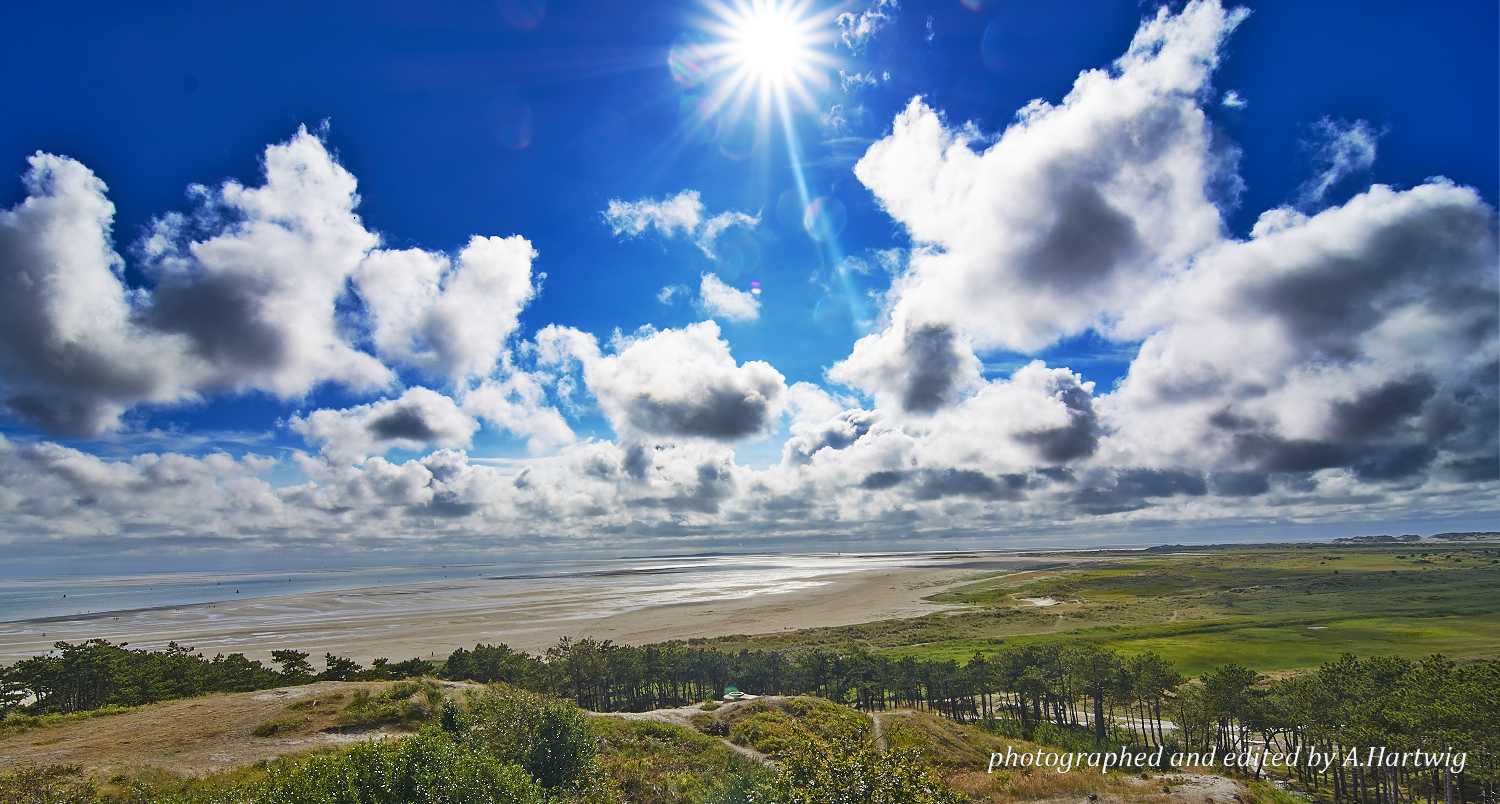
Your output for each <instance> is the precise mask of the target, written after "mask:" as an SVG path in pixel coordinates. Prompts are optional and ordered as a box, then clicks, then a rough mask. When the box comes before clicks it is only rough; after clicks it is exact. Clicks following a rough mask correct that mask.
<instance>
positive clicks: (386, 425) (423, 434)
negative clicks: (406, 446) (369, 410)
mask: <svg viewBox="0 0 1500 804" xmlns="http://www.w3.org/2000/svg"><path fill="white" fill-rule="evenodd" d="M365 429H367V430H369V431H370V434H371V435H373V436H374V437H375V438H377V439H380V440H382V441H395V440H398V439H405V440H407V441H421V442H424V443H425V442H428V441H432V440H433V439H435V438H436V437H437V435H438V433H437V431H436V430H434V429H433V428H432V425H430V424H428V423H427V418H426V417H425V416H424V415H423V414H422V410H421V408H416V407H398V408H396V409H395V410H393V411H391V412H389V413H385V414H382V415H380V416H378V417H374V418H371V419H370V420H369V422H367V423H366V424H365Z"/></svg>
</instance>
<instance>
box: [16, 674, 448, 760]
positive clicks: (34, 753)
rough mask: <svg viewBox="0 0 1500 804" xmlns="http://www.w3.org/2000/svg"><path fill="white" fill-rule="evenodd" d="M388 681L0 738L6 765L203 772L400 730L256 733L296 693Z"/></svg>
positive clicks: (200, 702) (210, 703) (151, 711)
mask: <svg viewBox="0 0 1500 804" xmlns="http://www.w3.org/2000/svg"><path fill="white" fill-rule="evenodd" d="M384 686H387V684H385V683H355V682H342V681H321V682H318V683H317V684H307V685H304V686H300V687H283V688H281V689H276V690H266V691H263V692H239V693H223V694H218V695H207V696H204V697H201V698H188V699H185V700H181V701H167V702H164V703H159V704H151V705H149V706H142V707H140V708H138V709H134V710H132V711H130V712H126V713H124V714H119V715H109V716H105V717H96V718H90V719H88V720H82V721H78V722H74V723H66V724H62V725H57V726H48V727H43V728H37V729H31V730H29V731H24V732H21V733H19V734H12V735H8V736H6V737H3V738H0V768H15V767H22V766H29V765H54V764H68V765H81V766H82V767H83V769H84V772H85V773H88V774H90V775H101V776H106V777H107V776H110V775H113V774H115V773H119V772H122V771H124V770H126V769H127V768H135V767H141V766H146V765H152V766H156V767H161V768H166V769H167V770H170V771H172V772H174V773H178V774H182V775H184V776H202V775H205V774H208V773H213V772H215V771H220V770H228V769H230V768H235V767H242V766H244V765H250V764H254V763H256V762H259V761H260V760H263V759H274V758H276V757H279V756H281V755H283V754H292V753H296V752H299V751H306V750H308V749H312V748H317V747H318V746H323V745H338V744H343V743H352V742H359V741H361V740H371V739H379V738H382V737H386V736H391V735H395V734H401V733H403V732H397V731H394V730H389V729H372V730H369V731H364V732H359V733H342V734H340V733H327V732H313V733H311V734H299V735H295V736H291V737H286V738H278V737H256V736H254V735H252V734H251V731H252V730H253V729H254V728H255V727H256V726H257V725H258V724H260V723H261V722H263V721H265V720H267V719H269V718H270V717H271V716H273V715H275V714H276V713H277V712H279V711H280V710H281V708H282V707H284V706H286V705H287V704H289V703H292V702H293V701H297V700H299V699H303V698H307V697H309V696H313V697H321V696H325V695H327V696H331V695H335V694H338V693H343V694H344V695H345V696H349V695H352V694H353V692H354V690H358V689H368V690H372V691H373V690H376V689H379V688H382V687H384ZM444 686H451V687H453V688H458V687H467V686H472V685H467V684H463V685H460V684H451V683H444Z"/></svg>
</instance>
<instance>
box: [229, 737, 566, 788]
mask: <svg viewBox="0 0 1500 804" xmlns="http://www.w3.org/2000/svg"><path fill="white" fill-rule="evenodd" d="M256 801H257V802H259V804H543V802H544V801H545V797H544V795H543V793H542V790H541V788H540V786H538V785H537V783H536V782H535V780H533V779H532V778H531V777H530V776H529V775H528V774H527V773H526V771H525V770H523V769H522V768H520V767H517V766H516V765H512V764H506V763H503V762H501V761H499V760H497V759H496V758H495V757H492V756H489V755H487V754H485V753H483V752H480V751H474V750H469V749H466V748H465V747H464V746H461V745H458V744H457V743H455V742H454V741H453V740H452V739H450V738H449V737H447V736H446V735H444V734H443V733H442V732H441V731H438V730H436V729H424V730H423V731H422V732H421V733H419V734H418V735H416V736H415V737H409V738H406V739H403V740H380V741H371V742H367V743H361V744H359V745H356V746H354V747H353V748H351V749H350V750H349V751H348V753H345V754H340V755H338V756H333V757H321V758H314V759H311V760H308V761H306V762H302V763H298V764H292V765H287V766H281V767H273V768H271V769H270V771H269V772H268V776H267V779H266V780H265V781H264V782H263V783H262V784H261V785H260V789H259V790H258V795H257V796H256Z"/></svg>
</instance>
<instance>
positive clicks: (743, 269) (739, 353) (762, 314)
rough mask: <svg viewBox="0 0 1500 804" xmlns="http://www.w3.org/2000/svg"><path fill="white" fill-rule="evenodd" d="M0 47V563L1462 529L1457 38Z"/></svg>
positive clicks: (533, 18) (1438, 9) (585, 36)
mask: <svg viewBox="0 0 1500 804" xmlns="http://www.w3.org/2000/svg"><path fill="white" fill-rule="evenodd" d="M0 27H3V28H4V29H5V30H7V31H10V32H12V36H11V37H10V38H9V41H8V43H7V47H6V48H5V49H4V50H3V51H0V64H3V69H4V70H5V72H6V74H7V75H9V76H11V79H10V80H8V81H6V82H4V84H3V85H0V104H3V108H4V109H5V123H4V125H3V126H0V176H3V177H5V178H3V179H0V404H3V410H0V557H3V558H4V561H3V562H0V563H3V564H4V565H5V569H4V570H0V572H4V573H7V574H24V573H42V572H65V571H66V572H74V571H76V572H85V571H103V570H124V569H131V570H150V569H206V568H215V569H236V568H251V567H290V566H330V565H332V566H350V565H378V564H396V563H405V562H420V561H454V560H468V559H472V560H496V559H504V558H505V557H516V558H522V557H524V558H537V557H546V556H563V555H568V556H573V555H580V554H588V555H594V556H610V555H643V554H651V553H696V552H710V551H731V552H750V551H790V552H817V551H876V550H941V549H971V548H977V547H987V548H996V549H1007V548H1033V547H1089V546H1102V545H1123V544H1153V543H1163V542H1208V541H1226V540H1257V541H1274V540H1284V539H1308V538H1330V537H1332V536H1344V535H1366V534H1378V533H1392V534H1396V533H1410V532H1416V533H1422V534H1424V535H1426V534H1430V533H1435V532H1442V531H1467V530H1500V504H1497V500H1500V498H1497V490H1500V482H1497V480H1500V435H1497V431H1500V401H1497V400H1500V368H1497V351H1500V345H1497V344H1500V324H1497V321H1500V291H1497V285H1500V281H1497V237H1496V232H1497V227H1496V216H1495V203H1496V198H1497V191H1500V186H1497V184H1500V165H1497V155H1500V147H1497V145H1500V44H1497V42H1500V40H1497V37H1496V35H1495V32H1496V30H1497V28H1500V18H1497V9H1496V7H1495V4H1493V3H1483V2H1452V3H1444V4H1425V5H1423V4H1419V5H1416V6H1413V5H1412V4H1405V3H1400V4H1398V3H1380V2H1373V3H1372V2H1360V3H1355V2H1332V1H1331V0H1326V1H1325V0H1315V1H1312V2H1289V1H1284V0H1266V1H1265V2H1252V3H1249V4H1247V5H1243V6H1240V5H1221V4H1220V3H1218V2H1214V1H1212V0H1193V2H1187V3H1182V2H1175V3H1172V4H1170V5H1167V6H1161V7H1158V6H1156V5H1154V4H1151V3H1141V4H1137V3H1134V2H1117V1H1113V2H1112V1H1105V0H1059V1H1058V2H1049V3H1037V2H1025V1H1023V0H926V1H925V2H924V1H920V0H845V2H814V1H813V0H803V1H800V2H798V1H796V0H788V1H785V2H783V1H782V0H743V1H741V0H683V1H682V2H665V1H663V2H650V3H639V2H581V1H576V0H575V1H572V2H570V1H569V0H475V1H474V2H433V3H422V4H409V3H397V2H361V3H340V2H326V3H305V2H299V3H276V2H260V3H253V4H251V3H224V4H201V3H153V4H147V5H143V6H142V5H136V6H128V5H121V4H106V3H70V2H60V3H48V4H20V3H13V4H8V5H6V6H4V7H3V8H0Z"/></svg>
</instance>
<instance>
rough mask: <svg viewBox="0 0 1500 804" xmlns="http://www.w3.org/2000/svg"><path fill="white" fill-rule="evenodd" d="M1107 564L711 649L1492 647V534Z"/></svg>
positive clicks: (1327, 655) (1496, 581) (1498, 575)
mask: <svg viewBox="0 0 1500 804" xmlns="http://www.w3.org/2000/svg"><path fill="white" fill-rule="evenodd" d="M1107 559H1108V560H1105V561H1101V562H1096V563H1093V564H1090V565H1085V566H1062V565H1057V566H1050V567H1044V568H1041V569H1034V570H1028V571H1025V572H1012V573H999V574H995V575H993V576H990V577H987V578H982V579H977V580H975V581H974V582H972V583H969V584H966V585H963V586H961V587H958V588H955V589H951V590H948V591H945V592H942V593H939V594H937V595H934V596H932V597H931V598H930V600H932V601H934V602H938V603H948V604H952V605H954V606H956V607H960V608H958V609H956V610H954V611H949V612H945V613H941V614H934V615H929V616H926V617H920V618H916V619H910V620H891V621H884V622H876V623H866V624H863V625H857V626H845V627H838V628H819V629H809V630H806V631H799V632H794V633H781V634H769V635H765V636H756V637H744V636H737V637H732V638H727V639H723V640H715V641H713V642H712V643H711V644H712V646H713V647H716V648H719V649H722V650H731V651H737V650H740V649H742V648H749V649H751V650H755V649H766V648H818V647H823V648H830V649H838V650H847V649H850V648H855V647H860V648H864V649H868V650H872V651H880V652H885V653H890V654H893V655H897V656H914V657H918V658H923V659H953V660H956V661H959V662H964V661H967V660H968V659H969V658H970V657H972V656H973V655H974V653H975V651H984V652H990V651H994V650H996V649H998V648H1000V647H1001V646H1005V645H1009V646H1015V645H1022V644H1026V643H1027V642H1031V641H1040V640H1055V639H1058V638H1065V639H1080V640H1088V641H1093V642H1097V643H1099V644H1101V645H1104V646H1106V647H1110V648H1114V649H1116V650H1119V651H1122V652H1125V653H1137V652H1144V651H1154V652H1156V653H1158V654H1160V655H1162V656H1163V657H1164V658H1166V659H1168V660H1170V661H1172V662H1174V663H1176V664H1177V665H1178V667H1179V668H1180V669H1181V670H1182V671H1183V672H1185V673H1188V674H1189V675H1197V674H1199V673H1202V672H1204V671H1206V670H1208V669H1210V668H1212V667H1215V666H1218V665H1222V664H1224V663H1227V662H1231V661H1232V662H1236V663H1239V664H1242V665H1244V666H1246V667H1250V668H1252V669H1255V670H1259V671H1276V670H1289V669H1296V668H1306V667H1316V666H1318V665H1320V664H1323V663H1325V662H1329V661H1333V660H1335V659H1337V658H1338V657H1339V655H1340V654H1343V653H1355V654H1359V655H1361V656H1368V655H1391V654H1394V655H1401V656H1407V657H1420V656H1426V655H1430V654H1432V653H1443V654H1446V655H1448V656H1451V657H1454V658H1459V659H1478V658H1492V657H1495V656H1497V655H1500V595H1497V594H1496V593H1495V590H1497V589H1500V545H1497V544H1494V543H1478V544H1463V545H1431V544H1422V545H1391V546H1384V545H1382V546H1343V545H1340V546H1331V545H1296V546H1266V547H1227V548H1208V549H1203V550H1201V551H1199V550H1194V551H1184V552H1178V553H1141V552H1128V553H1126V552H1122V553H1117V554H1113V555H1108V556H1107ZM1027 598H1052V599H1054V600H1057V601H1059V603H1058V604H1057V605H1053V606H1045V607H1043V606H1037V605H1034V604H1033V603H1031V602H1029V601H1027V600H1026V599H1027Z"/></svg>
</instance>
